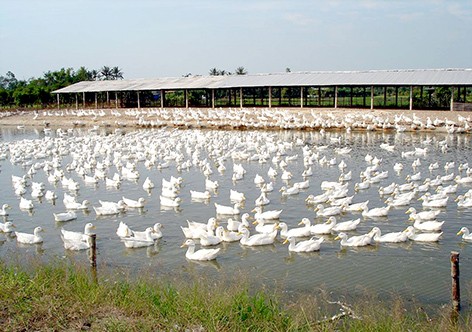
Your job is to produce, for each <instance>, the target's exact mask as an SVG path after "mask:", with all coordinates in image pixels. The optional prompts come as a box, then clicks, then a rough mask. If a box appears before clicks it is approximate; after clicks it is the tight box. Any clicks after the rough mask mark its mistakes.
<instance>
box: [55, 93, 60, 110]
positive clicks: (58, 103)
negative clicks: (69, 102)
mask: <svg viewBox="0 0 472 332" xmlns="http://www.w3.org/2000/svg"><path fill="white" fill-rule="evenodd" d="M56 96H57V109H60V108H61V102H60V100H59V94H57V95H56Z"/></svg>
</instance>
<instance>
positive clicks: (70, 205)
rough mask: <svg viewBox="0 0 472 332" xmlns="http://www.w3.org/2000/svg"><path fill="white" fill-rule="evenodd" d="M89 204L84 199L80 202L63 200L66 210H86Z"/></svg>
mask: <svg viewBox="0 0 472 332" xmlns="http://www.w3.org/2000/svg"><path fill="white" fill-rule="evenodd" d="M89 205H90V202H89V201H88V200H86V199H85V200H84V201H83V202H82V203H80V202H76V201H73V202H72V201H64V206H65V207H66V209H68V210H87V209H88V207H89Z"/></svg>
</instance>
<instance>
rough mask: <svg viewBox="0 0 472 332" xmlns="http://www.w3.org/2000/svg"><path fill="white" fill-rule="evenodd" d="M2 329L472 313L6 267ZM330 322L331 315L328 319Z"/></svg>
mask: <svg viewBox="0 0 472 332" xmlns="http://www.w3.org/2000/svg"><path fill="white" fill-rule="evenodd" d="M0 285H1V288H0V289H1V292H0V309H1V310H0V325H1V326H2V330H3V331H49V330H51V331H52V330H54V331H63V330H67V331H80V330H90V331H333V330H338V331H408V330H411V331H428V332H430V331H467V328H468V326H469V324H470V323H471V319H470V318H471V313H470V312H466V313H462V314H461V316H460V318H459V319H458V321H457V322H456V323H454V322H453V321H452V320H451V318H450V317H449V313H448V310H446V309H443V310H441V311H439V312H438V313H437V314H436V315H434V317H433V315H428V314H427V313H426V312H425V310H423V309H422V308H421V307H419V306H416V305H411V304H409V305H408V306H407V305H405V303H403V302H402V300H401V299H400V298H395V297H393V298H392V299H390V300H389V301H388V302H386V301H385V300H380V299H379V298H378V297H377V296H375V295H372V294H365V295H364V296H362V298H357V299H356V300H355V303H349V307H350V308H351V309H352V311H353V313H355V315H356V316H358V318H353V317H351V316H345V317H343V318H341V319H337V320H334V321H332V320H330V319H329V317H332V316H333V315H334V314H337V313H339V312H340V311H339V308H340V307H339V306H338V304H329V303H328V302H329V299H328V298H327V297H326V296H325V295H323V294H324V293H323V292H321V293H319V294H307V295H297V296H289V295H288V294H287V293H284V292H282V291H280V290H277V289H273V290H269V289H266V288H263V290H261V289H258V290H253V289H252V288H251V286H250V282H249V276H237V277H235V279H234V280H226V278H225V277H221V278H220V279H219V280H216V281H215V280H209V279H207V278H205V277H202V276H201V275H198V276H186V277H182V278H180V277H175V276H173V277H172V281H170V280H166V279H165V278H164V279H163V278H162V277H159V279H156V276H155V275H151V274H147V273H140V276H139V277H133V278H130V277H126V276H123V274H118V273H116V272H115V273H107V272H104V271H100V273H99V279H98V281H96V280H94V278H92V277H91V275H90V271H89V270H88V268H84V267H78V266H74V265H70V264H66V263H62V262H61V263H49V264H48V265H35V264H32V266H30V267H28V268H22V267H19V266H11V265H9V266H6V265H5V264H1V263H0ZM327 317H328V318H327Z"/></svg>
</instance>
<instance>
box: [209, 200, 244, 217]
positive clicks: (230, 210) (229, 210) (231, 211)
mask: <svg viewBox="0 0 472 332" xmlns="http://www.w3.org/2000/svg"><path fill="white" fill-rule="evenodd" d="M240 207H241V205H240V204H239V203H236V204H234V206H226V205H221V204H218V203H215V208H216V214H223V215H236V214H239V213H241V211H240V210H239V208H240Z"/></svg>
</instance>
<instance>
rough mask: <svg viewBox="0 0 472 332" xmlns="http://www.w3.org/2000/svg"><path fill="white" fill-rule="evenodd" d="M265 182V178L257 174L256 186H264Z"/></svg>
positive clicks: (255, 178)
mask: <svg viewBox="0 0 472 332" xmlns="http://www.w3.org/2000/svg"><path fill="white" fill-rule="evenodd" d="M264 182H265V180H264V178H263V177H262V176H260V175H259V174H256V176H255V177H254V184H256V185H262V184H263V183H264Z"/></svg>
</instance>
